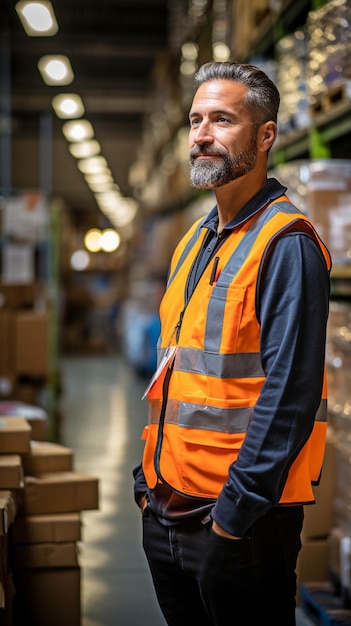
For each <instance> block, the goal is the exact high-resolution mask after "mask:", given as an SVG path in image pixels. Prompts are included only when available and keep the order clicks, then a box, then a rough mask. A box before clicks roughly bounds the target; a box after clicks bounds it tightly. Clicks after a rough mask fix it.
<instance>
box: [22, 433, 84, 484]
mask: <svg viewBox="0 0 351 626" xmlns="http://www.w3.org/2000/svg"><path fill="white" fill-rule="evenodd" d="M30 450H31V451H30V453H28V454H22V464H23V470H24V473H25V474H26V475H27V476H36V475H37V474H45V473H47V472H70V471H72V470H73V452H72V450H71V449H70V448H67V447H65V446H61V445H60V444H56V443H51V442H49V441H31V443H30Z"/></svg>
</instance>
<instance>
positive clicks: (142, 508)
mask: <svg viewBox="0 0 351 626" xmlns="http://www.w3.org/2000/svg"><path fill="white" fill-rule="evenodd" d="M139 506H140V511H141V514H143V513H144V511H145V509H146V507H147V497H146V496H145V495H144V496H142V497H141V498H140V500H139Z"/></svg>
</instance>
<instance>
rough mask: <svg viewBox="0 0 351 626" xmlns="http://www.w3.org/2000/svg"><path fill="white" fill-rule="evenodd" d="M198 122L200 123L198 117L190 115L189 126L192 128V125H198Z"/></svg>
mask: <svg viewBox="0 0 351 626" xmlns="http://www.w3.org/2000/svg"><path fill="white" fill-rule="evenodd" d="M200 123H201V119H200V118H199V117H192V118H191V120H190V126H191V128H194V126H198V125H199V124H200Z"/></svg>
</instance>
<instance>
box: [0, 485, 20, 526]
mask: <svg viewBox="0 0 351 626" xmlns="http://www.w3.org/2000/svg"><path fill="white" fill-rule="evenodd" d="M17 511H18V499H17V497H16V493H15V492H13V491H9V490H2V491H0V535H6V533H8V530H9V527H10V525H11V524H13V522H14V520H15V517H16V514H17Z"/></svg>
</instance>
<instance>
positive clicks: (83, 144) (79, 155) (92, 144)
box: [69, 139, 100, 159]
mask: <svg viewBox="0 0 351 626" xmlns="http://www.w3.org/2000/svg"><path fill="white" fill-rule="evenodd" d="M69 151H70V153H71V154H72V156H74V157H75V158H76V159H85V158H87V157H91V156H95V155H96V154H99V152H100V144H99V142H98V141H96V140H95V139H91V140H90V141H77V142H75V143H72V144H71V145H70V146H69Z"/></svg>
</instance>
